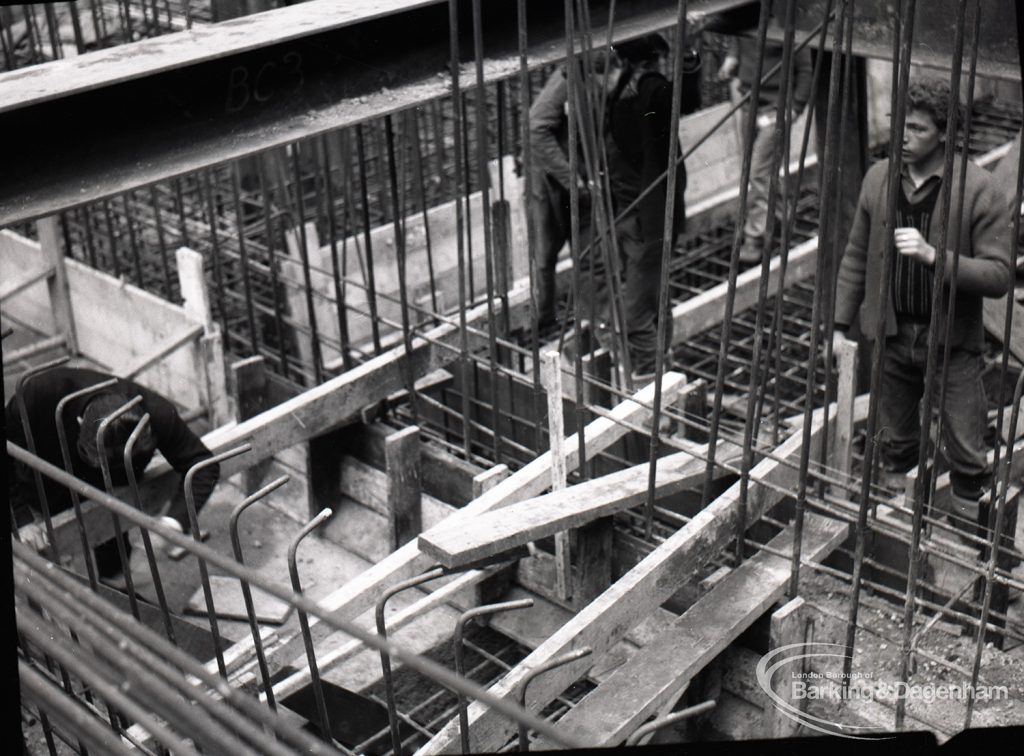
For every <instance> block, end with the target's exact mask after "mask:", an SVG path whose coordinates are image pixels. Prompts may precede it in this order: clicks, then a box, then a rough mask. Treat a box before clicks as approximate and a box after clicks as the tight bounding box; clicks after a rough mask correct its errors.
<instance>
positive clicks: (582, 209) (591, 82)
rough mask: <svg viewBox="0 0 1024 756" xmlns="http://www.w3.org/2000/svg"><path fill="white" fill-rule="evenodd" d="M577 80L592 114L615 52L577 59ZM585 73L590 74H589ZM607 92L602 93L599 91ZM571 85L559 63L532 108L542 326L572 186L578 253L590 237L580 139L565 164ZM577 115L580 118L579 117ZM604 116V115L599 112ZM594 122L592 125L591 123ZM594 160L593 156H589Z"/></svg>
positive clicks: (614, 65) (613, 69) (550, 316)
mask: <svg viewBox="0 0 1024 756" xmlns="http://www.w3.org/2000/svg"><path fill="white" fill-rule="evenodd" d="M579 63H580V71H581V73H582V74H583V75H582V76H581V78H580V81H581V83H582V84H583V85H584V86H586V87H587V93H588V95H589V96H587V97H581V98H579V99H580V102H587V103H589V104H590V105H591V106H593V107H594V112H595V115H594V116H593V118H596V117H597V113H599V112H600V106H601V105H602V104H603V103H604V101H606V100H607V92H608V91H610V90H611V89H612V88H613V87H614V86H615V85H616V84H617V83H618V80H619V74H620V72H621V69H620V67H619V64H618V60H617V59H616V57H615V56H614V55H611V56H607V55H606V54H605V53H604V51H603V50H595V51H592V52H590V53H588V54H587V55H586V56H583V55H581V56H580V58H579ZM588 71H589V73H588ZM602 88H603V89H604V90H605V95H604V96H602V93H601V89H602ZM568 90H569V84H568V81H567V80H566V69H565V67H564V66H561V67H559V68H557V69H556V70H555V72H554V73H552V74H551V76H550V77H549V78H548V80H547V82H545V84H544V87H543V88H542V89H541V91H540V93H539V94H538V95H537V98H536V99H535V100H534V101H533V104H532V105H531V106H530V151H531V156H530V165H529V166H527V167H528V169H529V170H530V171H531V173H530V177H531V178H530V181H531V189H530V195H531V200H532V201H531V202H530V205H529V211H530V223H531V224H532V225H533V228H534V243H535V258H534V264H535V268H534V293H535V298H536V303H537V324H538V328H539V329H540V330H544V329H546V328H550V327H551V326H552V325H554V323H555V315H556V313H555V302H556V301H557V291H556V286H555V264H556V263H557V262H558V253H559V252H560V251H561V250H562V248H563V247H564V246H565V244H566V242H568V241H570V240H571V235H572V225H571V220H572V219H571V215H570V190H571V188H572V185H573V184H574V183H575V184H576V186H577V187H578V189H579V231H578V233H579V239H580V245H581V251H582V249H583V248H586V247H587V246H589V241H590V238H591V209H592V200H593V197H592V190H593V187H594V184H593V183H592V179H590V178H589V177H588V173H587V167H586V154H585V150H584V149H583V145H582V143H579V145H578V146H579V149H578V150H577V154H578V160H577V163H576V173H575V175H574V174H573V172H572V171H571V169H570V167H569V115H568V107H569V92H568ZM581 117H583V116H582V115H581ZM602 118H603V116H602ZM591 125H593V124H591ZM591 159H592V160H593V159H594V156H591Z"/></svg>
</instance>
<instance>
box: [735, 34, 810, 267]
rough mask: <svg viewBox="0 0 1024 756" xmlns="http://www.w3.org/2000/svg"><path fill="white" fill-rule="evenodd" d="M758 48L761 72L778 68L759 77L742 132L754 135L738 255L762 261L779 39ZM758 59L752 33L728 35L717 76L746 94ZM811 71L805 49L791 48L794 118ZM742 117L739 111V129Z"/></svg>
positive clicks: (779, 77)
mask: <svg viewBox="0 0 1024 756" xmlns="http://www.w3.org/2000/svg"><path fill="white" fill-rule="evenodd" d="M763 52H764V55H763V58H764V63H763V65H762V66H761V68H760V72H761V76H762V77H763V76H765V75H767V74H768V73H769V72H770V71H771V70H772V68H774V67H775V66H776V65H778V66H780V70H779V71H777V72H776V73H775V74H774V75H772V76H771V77H769V78H768V79H767V81H763V82H762V83H761V86H760V88H759V89H758V97H757V103H755V104H754V107H755V108H756V110H757V115H756V117H755V121H754V133H753V134H752V135H751V134H747V133H744V138H746V137H751V136H752V137H753V146H752V147H751V157H750V181H749V183H748V189H747V218H746V221H745V222H744V224H743V246H742V247H740V261H741V262H744V263H748V264H751V263H757V262H761V255H762V251H763V250H764V246H765V244H767V243H768V242H769V241H770V240H768V239H765V233H766V232H767V230H768V190H769V185H770V183H771V178H772V168H773V167H774V155H775V143H776V138H775V137H776V134H775V122H776V120H777V119H778V99H779V90H780V88H781V83H782V71H781V64H782V53H783V48H782V45H781V44H780V43H778V42H773V41H771V40H768V39H766V40H765V43H764V50H763ZM758 59H759V56H758V44H757V40H756V39H751V38H750V37H732V38H730V45H729V49H728V51H727V53H726V56H725V59H724V60H723V61H722V66H721V67H720V68H719V70H718V78H719V79H720V80H722V81H727V80H730V79H732V80H733V90H732V91H733V94H734V96H735V97H739V96H742V95H745V94H747V93H749V92H750V91H751V90H752V89H753V87H754V83H755V80H756V79H757V77H758ZM813 73H814V64H813V61H812V60H811V53H810V50H808V49H807V48H804V49H803V50H798V51H794V53H793V83H792V85H791V87H792V88H791V90H790V93H791V94H792V97H793V100H792V102H793V113H792V116H793V117H792V120H793V121H795V120H796V119H797V118H798V117H799V116H800V114H801V113H802V112H803V110H804V108H805V107H806V105H807V101H808V100H809V99H810V96H811V81H812V79H813ZM750 107H751V103H750V102H747V103H746V105H745V106H744V109H743V112H744V113H747V112H749V108H750ZM746 122H747V121H746V118H745V117H744V119H743V124H744V129H745V128H746ZM786 152H788V145H787V146H786V148H785V151H784V155H783V159H784V160H788V159H789V158H788V155H786V154H785V153H786Z"/></svg>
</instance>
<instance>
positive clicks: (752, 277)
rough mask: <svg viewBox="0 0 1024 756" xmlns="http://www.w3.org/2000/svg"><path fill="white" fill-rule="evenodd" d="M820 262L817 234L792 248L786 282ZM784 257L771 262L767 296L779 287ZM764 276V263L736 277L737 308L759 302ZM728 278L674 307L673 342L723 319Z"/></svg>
mask: <svg viewBox="0 0 1024 756" xmlns="http://www.w3.org/2000/svg"><path fill="white" fill-rule="evenodd" d="M817 264H818V237H817V236H815V237H813V238H811V239H808V240H807V241H805V242H803V243H802V244H798V245H797V246H795V247H793V249H791V250H790V251H789V260H788V262H787V265H786V285H787V286H790V285H792V284H793V283H795V282H797V281H802V280H804V279H805V278H809V277H810V276H812V275H814V271H815V268H816V267H817ZM780 266H781V259H780V258H778V257H773V258H772V259H771V263H770V265H769V271H770V273H769V279H768V296H769V297H771V296H774V295H775V294H776V293H778V291H779V268H780ZM760 280H761V266H760V265H755V266H754V267H752V268H750V269H749V270H745V271H743V272H742V273H740V275H739V276H738V277H737V279H736V300H735V304H734V312H743V311H744V310H747V309H749V308H751V307H753V306H754V305H756V304H757V298H758V293H759V287H760ZM728 294H729V282H728V281H723V282H722V283H720V284H719V285H718V286H715V287H714V288H712V289H708V290H707V291H705V292H701V293H700V294H698V295H697V296H694V297H690V298H689V299H687V300H686V301H685V302H680V303H679V304H677V305H676V306H675V307H673V308H672V323H673V325H672V343H673V344H680V343H682V342H684V341H686V340H687V339H692V338H693V337H694V336H696V335H697V334H699V333H702V332H704V331H706V330H708V329H709V328H712V327H713V326H715V325H717V324H719V323H721V322H722V318H723V316H724V314H725V299H726V297H727V296H728Z"/></svg>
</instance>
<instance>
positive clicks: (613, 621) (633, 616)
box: [420, 409, 825, 756]
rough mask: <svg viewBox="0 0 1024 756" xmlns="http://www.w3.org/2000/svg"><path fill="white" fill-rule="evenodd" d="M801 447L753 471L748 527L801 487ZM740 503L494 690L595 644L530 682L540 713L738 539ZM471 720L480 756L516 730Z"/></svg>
mask: <svg viewBox="0 0 1024 756" xmlns="http://www.w3.org/2000/svg"><path fill="white" fill-rule="evenodd" d="M824 418H825V414H824V409H818V410H817V411H815V412H814V414H813V415H812V418H811V443H812V445H818V444H820V440H821V431H822V428H823V426H824ZM802 443H803V439H802V434H800V433H796V434H794V435H793V436H791V437H790V438H789V439H787V440H786V441H785V442H784V443H783V444H781V445H780V446H779V447H778V448H776V449H775V452H774V454H773V455H772V457H771V458H770V459H765V460H763V461H761V462H759V463H758V464H757V465H756V466H755V467H754V468H753V470H751V472H750V482H751V485H750V490H749V491H748V495H747V522H754V521H756V520H757V519H758V518H759V517H760V516H761V514H762V513H763V512H764V511H765V509H766V508H767V507H769V506H771V505H772V504H774V503H775V502H777V501H778V500H779V499H780V498H781V497H782V493H781V492H780V490H779V489H783V490H785V489H787V488H792V487H794V486H795V484H796V478H797V472H798V471H797V469H796V466H795V465H794V464H793V462H794V461H795V460H796V459H798V458H799V455H800V449H801V446H802ZM812 451H814V450H813V449H812ZM739 505H740V484H739V483H736V484H735V485H733V486H731V487H730V488H729V489H728V490H726V491H725V493H723V494H722V495H721V496H719V497H718V498H717V499H715V500H714V501H713V502H712V503H711V504H710V505H709V506H708V507H706V508H705V509H704V510H702V511H701V512H699V513H698V514H697V515H696V516H695V517H694V518H693V519H692V520H691V521H690V522H689V523H688V524H687V525H686V526H684V527H683V528H681V529H679V530H678V531H676V532H675V533H674V534H673V535H672V536H670V537H669V538H667V539H666V540H665V541H664V542H663V543H662V544H661V545H660V546H658V547H657V548H656V549H655V550H654V551H652V552H651V553H650V554H648V555H647V557H646V558H644V559H643V560H642V561H641V562H640V563H639V564H637V565H636V566H635V567H634V568H633V569H631V570H630V571H629V572H628V573H626V574H625V575H623V576H622V577H621V578H620V579H619V580H617V581H616V582H615V583H614V584H613V585H612V586H611V587H610V588H608V590H606V591H605V592H604V593H602V594H601V595H600V596H598V597H597V598H596V599H595V600H594V601H592V602H591V603H590V604H588V605H587V606H586V607H584V608H583V609H582V610H580V611H579V612H578V613H577V614H576V615H575V616H574V617H573V618H572V619H571V620H570V621H569V622H567V623H566V624H565V625H564V626H563V627H562V628H561V629H560V630H559V631H558V632H557V633H555V634H554V635H552V636H551V637H550V638H548V640H547V641H546V642H545V643H543V644H541V645H540V646H539V647H538V648H537V649H536V650H535V651H534V652H533V653H532V654H530V655H529V656H528V657H526V659H524V660H523V661H522V662H521V663H520V664H519V665H518V666H516V667H515V668H513V669H512V670H511V671H510V672H509V673H508V674H507V675H505V677H504V678H502V679H501V680H500V681H499V682H498V683H497V684H496V685H494V686H492V688H491V689H490V692H491V693H492V694H493V695H496V696H501V697H503V698H508V697H512V696H515V695H518V692H519V688H520V687H521V686H522V683H523V679H524V677H525V675H526V673H527V671H528V670H530V669H532V668H534V667H536V666H538V665H540V664H543V663H545V662H546V661H549V660H551V659H554V658H557V657H558V656H561V655H562V654H564V653H566V652H568V651H571V650H572V649H575V648H580V647H582V646H590V647H591V648H592V649H593V650H594V654H593V658H592V659H587V658H585V659H583V660H581V661H578V662H575V663H573V664H569V665H565V666H563V667H559V668H558V669H556V670H551V671H549V672H547V673H546V674H545V675H544V676H542V677H540V678H538V679H536V680H534V681H533V682H532V683H530V687H529V690H528V694H527V706H528V708H530V709H533V710H536V709H538V708H542V707H543V706H544V705H546V704H547V702H549V701H551V700H552V699H553V698H554V697H555V696H557V695H558V694H559V693H561V692H562V691H563V690H565V689H566V688H567V687H568V686H569V685H570V684H571V683H572V682H573V681H575V680H577V679H579V677H581V676H582V675H583V674H584V673H585V672H586V670H587V669H588V668H589V667H590V666H591V665H592V664H593V663H594V662H595V661H599V660H600V658H601V656H602V655H603V654H604V653H605V652H606V651H607V650H608V649H609V648H611V647H612V646H613V645H614V644H615V643H616V642H617V641H618V640H619V639H621V638H622V637H623V635H624V634H625V633H626V632H628V631H629V629H630V628H631V627H632V626H633V625H634V624H636V623H637V622H638V621H639V619H641V618H643V617H644V616H646V615H647V614H648V613H649V612H651V611H652V610H653V609H654V608H656V607H658V606H661V604H662V603H664V602H665V601H666V600H667V599H668V598H669V597H670V596H671V595H672V594H673V593H675V592H676V591H677V590H678V589H679V588H680V587H681V586H682V585H683V583H684V582H685V580H686V579H687V578H688V576H690V575H693V574H694V573H695V571H696V570H697V568H698V567H699V566H700V565H702V564H705V563H707V562H708V561H709V560H710V559H711V558H712V557H713V556H714V555H716V554H717V553H718V552H719V551H721V549H722V548H723V547H724V546H725V545H726V544H727V543H728V542H729V541H730V540H732V539H733V538H734V537H735V535H736V523H737V519H738V510H739ZM469 722H470V746H471V748H472V750H473V751H477V752H484V751H494V750H496V749H497V748H499V747H500V746H501V745H502V744H503V743H504V742H505V740H506V739H507V738H508V737H509V736H510V735H512V734H513V732H514V724H513V723H511V722H509V721H508V720H507V719H506V718H504V717H503V716H501V715H499V714H497V713H496V712H494V711H493V710H491V709H489V708H487V707H485V706H482V705H479V704H476V703H474V704H472V705H471V706H470V709H469ZM458 738H459V735H458V724H457V723H455V722H450V723H449V724H448V725H446V726H445V728H444V729H442V730H441V732H440V733H438V734H437V735H436V736H435V737H434V738H433V739H432V740H431V741H430V742H429V743H427V744H426V745H425V746H424V747H423V748H422V749H421V750H420V754H421V755H422V756H425V755H426V754H431V753H444V752H447V751H450V750H452V749H453V748H456V747H458Z"/></svg>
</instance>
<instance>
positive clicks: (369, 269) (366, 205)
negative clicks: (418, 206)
mask: <svg viewBox="0 0 1024 756" xmlns="http://www.w3.org/2000/svg"><path fill="white" fill-rule="evenodd" d="M356 156H357V160H358V165H359V192H360V208H361V210H362V220H363V224H362V225H363V246H364V248H365V250H366V269H365V273H366V286H367V288H368V291H369V294H368V295H367V297H366V301H367V304H368V306H369V308H370V332H371V335H372V337H373V351H374V352H375V353H376V354H380V328H379V327H378V326H377V278H376V273H375V271H374V267H373V239H372V237H371V233H370V232H371V225H370V195H369V190H368V188H367V179H366V144H365V141H364V138H363V126H362V124H356Z"/></svg>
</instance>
